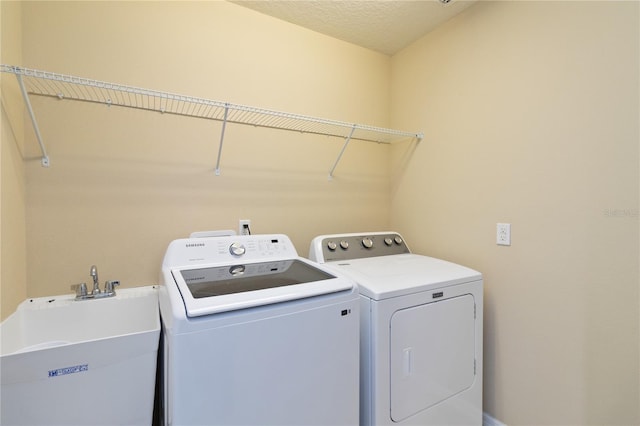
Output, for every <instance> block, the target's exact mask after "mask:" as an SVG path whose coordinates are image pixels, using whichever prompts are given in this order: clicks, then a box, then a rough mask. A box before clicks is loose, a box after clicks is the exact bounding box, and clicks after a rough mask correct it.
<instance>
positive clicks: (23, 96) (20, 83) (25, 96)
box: [16, 74, 49, 167]
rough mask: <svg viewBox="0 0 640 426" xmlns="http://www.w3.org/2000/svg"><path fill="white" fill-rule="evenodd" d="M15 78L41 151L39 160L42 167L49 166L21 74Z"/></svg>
mask: <svg viewBox="0 0 640 426" xmlns="http://www.w3.org/2000/svg"><path fill="white" fill-rule="evenodd" d="M16 78H17V79H18V84H19V85H20V92H22V98H23V99H24V103H25V105H26V106H27V111H28V112H29V117H31V123H32V124H33V130H34V131H35V133H36V139H38V144H40V150H41V151H42V160H40V161H41V163H42V167H49V156H48V155H47V150H46V149H45V147H44V143H43V142H42V135H41V134H40V128H39V127H38V122H37V121H36V116H35V114H34V113H33V108H31V101H30V100H29V95H28V94H27V89H26V88H25V87H24V81H22V74H16Z"/></svg>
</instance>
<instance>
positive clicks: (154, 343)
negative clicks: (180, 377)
mask: <svg viewBox="0 0 640 426" xmlns="http://www.w3.org/2000/svg"><path fill="white" fill-rule="evenodd" d="M74 298H75V296H74V295H62V296H51V297H40V298H34V299H27V300H25V301H24V302H22V303H21V304H20V305H19V306H18V309H17V310H16V312H14V313H13V314H12V315H11V316H9V317H8V318H7V319H6V320H5V321H3V322H2V324H0V342H1V345H0V376H1V379H2V388H1V392H0V404H1V410H0V424H3V425H5V424H6V425H20V424H25V425H26V424H29V425H36V424H47V425H52V424H64V425H74V424H75V425H99V424H102V425H113V424H119V425H127V424H128V425H140V424H151V423H152V413H153V399H154V389H155V377H156V364H157V354H158V342H159V337H160V320H159V313H158V294H157V288H156V287H155V286H148V287H137V288H130V289H122V290H118V291H117V294H116V296H114V297H109V298H104V299H95V300H83V301H76V300H74Z"/></svg>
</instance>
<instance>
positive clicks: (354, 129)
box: [329, 124, 356, 180]
mask: <svg viewBox="0 0 640 426" xmlns="http://www.w3.org/2000/svg"><path fill="white" fill-rule="evenodd" d="M355 131H356V125H355V124H354V125H353V127H351V132H350V133H349V136H347V139H346V140H345V141H344V145H342V150H341V151H340V154H338V158H337V159H336V162H335V163H334V164H333V167H332V168H331V170H329V180H331V179H333V172H334V171H335V170H336V167H338V163H339V162H340V159H341V158H342V154H344V151H345V150H346V149H347V145H349V142H350V141H351V137H352V136H353V132H355Z"/></svg>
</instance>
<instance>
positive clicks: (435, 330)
mask: <svg viewBox="0 0 640 426" xmlns="http://www.w3.org/2000/svg"><path fill="white" fill-rule="evenodd" d="M309 257H310V259H311V260H314V261H316V262H318V263H321V264H325V265H327V266H330V267H331V268H332V270H334V271H335V272H336V273H339V274H341V275H346V276H349V277H351V278H353V279H354V280H355V281H356V282H357V284H358V287H359V289H360V294H361V297H360V303H361V305H360V315H361V332H360V338H361V347H360V354H361V359H360V368H361V374H360V398H361V399H360V424H361V425H367V426H369V425H375V426H382V425H402V426H406V425H481V424H482V275H481V274H480V273H479V272H476V271H474V270H472V269H469V268H466V267H464V266H460V265H456V264H453V263H450V262H446V261H443V260H439V259H434V258H431V257H427V256H421V255H417V254H412V253H411V252H410V251H409V248H408V247H407V245H406V243H405V242H404V239H403V238H402V237H401V236H400V235H399V234H397V233H393V232H374V233H368V234H339V235H323V236H319V237H316V238H315V239H314V240H313V241H312V242H311V248H310V253H309Z"/></svg>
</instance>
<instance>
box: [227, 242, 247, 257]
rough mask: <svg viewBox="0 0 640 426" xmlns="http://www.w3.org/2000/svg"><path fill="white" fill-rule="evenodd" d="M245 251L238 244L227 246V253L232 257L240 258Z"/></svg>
mask: <svg viewBox="0 0 640 426" xmlns="http://www.w3.org/2000/svg"><path fill="white" fill-rule="evenodd" d="M246 251H247V249H245V248H244V246H243V245H242V244H240V243H233V244H231V245H230V246H229V253H231V254H232V255H234V256H242V255H243V254H244V253H245V252H246Z"/></svg>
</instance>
